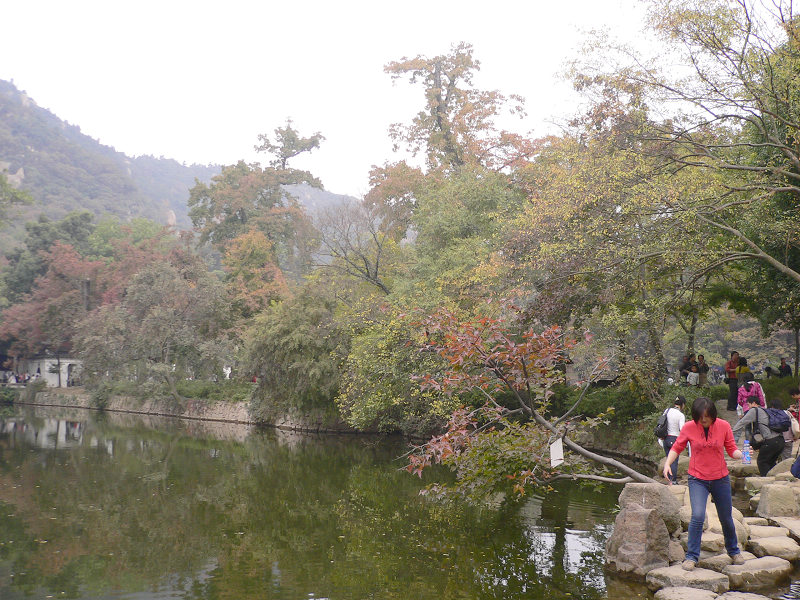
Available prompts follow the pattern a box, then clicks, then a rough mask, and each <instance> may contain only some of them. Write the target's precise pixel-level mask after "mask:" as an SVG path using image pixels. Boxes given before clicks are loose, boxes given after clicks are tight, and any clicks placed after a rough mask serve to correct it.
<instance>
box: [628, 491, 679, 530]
mask: <svg viewBox="0 0 800 600" xmlns="http://www.w3.org/2000/svg"><path fill="white" fill-rule="evenodd" d="M668 488H669V486H666V485H663V484H660V483H628V484H626V485H625V487H624V488H623V489H622V493H621V494H620V495H619V506H620V508H625V507H627V506H629V505H631V504H635V505H638V506H641V507H643V508H649V509H653V510H655V511H656V513H657V514H658V515H659V516H660V517H661V518H662V519H663V521H664V525H666V527H667V530H668V531H669V533H670V534H671V533H673V532H675V531H677V530H679V529H680V527H681V517H680V512H679V511H680V507H681V505H680V503H679V502H678V500H677V499H676V497H675V495H674V494H672V493H671V492H670V491H669V489H668Z"/></svg>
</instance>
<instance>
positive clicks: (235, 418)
mask: <svg viewBox="0 0 800 600" xmlns="http://www.w3.org/2000/svg"><path fill="white" fill-rule="evenodd" d="M18 403H19V404H30V405H34V406H51V407H53V406H54V407H62V408H83V409H90V410H97V406H95V405H94V403H93V402H92V399H91V396H90V394H88V393H86V392H85V391H84V389H83V388H61V389H45V390H42V391H40V392H38V393H37V394H36V396H35V397H34V398H32V399H30V400H24V399H21V400H20V401H18ZM103 410H104V411H107V412H115V413H129V414H139V415H150V416H159V417H176V418H181V419H192V420H198V421H217V422H224V423H243V424H248V425H256V424H261V425H270V426H272V427H276V428H278V429H283V430H288V431H305V432H314V433H352V432H353V430H352V429H351V428H350V427H348V426H347V425H345V424H344V423H340V422H333V421H332V420H331V418H330V417H328V416H326V415H322V414H320V415H315V414H311V413H303V414H300V413H296V414H285V415H280V416H279V417H277V418H275V419H274V421H273V422H271V423H257V422H256V421H255V419H253V417H252V416H251V415H250V411H249V407H248V403H247V402H214V401H209V400H196V399H191V398H186V399H184V400H182V401H180V402H178V401H177V400H174V399H164V398H160V399H146V400H139V399H136V398H129V397H125V396H115V397H112V398H109V399H108V401H107V402H106V403H105V405H104V406H103Z"/></svg>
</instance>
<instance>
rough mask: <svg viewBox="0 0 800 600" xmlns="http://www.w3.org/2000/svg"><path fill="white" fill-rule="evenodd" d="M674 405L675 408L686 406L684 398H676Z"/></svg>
mask: <svg viewBox="0 0 800 600" xmlns="http://www.w3.org/2000/svg"><path fill="white" fill-rule="evenodd" d="M675 404H676V405H677V406H683V405H684V404H686V398H684V397H683V396H676V398H675Z"/></svg>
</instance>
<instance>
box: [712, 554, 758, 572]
mask: <svg viewBox="0 0 800 600" xmlns="http://www.w3.org/2000/svg"><path fill="white" fill-rule="evenodd" d="M742 558H744V559H745V560H753V559H755V558H757V556H756V555H755V554H752V553H751V552H742ZM731 563H732V560H731V557H730V556H728V555H727V554H726V553H725V552H723V553H722V554H711V553H706V552H701V553H700V560H699V561H697V566H698V567H700V568H703V569H711V570H712V571H717V572H719V573H722V570H723V569H724V568H725V567H727V566H728V565H730V564H731Z"/></svg>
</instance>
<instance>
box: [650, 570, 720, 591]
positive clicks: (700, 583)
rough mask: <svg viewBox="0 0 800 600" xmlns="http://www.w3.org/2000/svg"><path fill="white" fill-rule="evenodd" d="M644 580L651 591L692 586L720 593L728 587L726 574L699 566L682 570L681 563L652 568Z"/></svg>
mask: <svg viewBox="0 0 800 600" xmlns="http://www.w3.org/2000/svg"><path fill="white" fill-rule="evenodd" d="M726 568H730V567H726ZM645 581H646V583H647V587H648V588H650V591H652V592H655V591H657V590H660V589H661V588H668V587H692V588H698V589H701V590H708V591H711V592H714V593H716V594H721V593H723V592H727V591H728V589H729V584H728V577H727V576H726V575H723V574H722V573H717V572H716V571H709V570H708V569H700V568H695V569H694V570H693V571H684V570H683V567H681V565H673V566H671V567H664V568H661V569H653V570H652V571H650V572H649V573H648V574H647V578H646V579H645Z"/></svg>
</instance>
